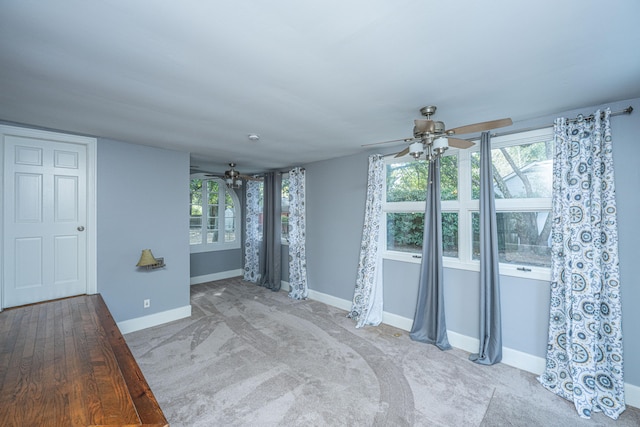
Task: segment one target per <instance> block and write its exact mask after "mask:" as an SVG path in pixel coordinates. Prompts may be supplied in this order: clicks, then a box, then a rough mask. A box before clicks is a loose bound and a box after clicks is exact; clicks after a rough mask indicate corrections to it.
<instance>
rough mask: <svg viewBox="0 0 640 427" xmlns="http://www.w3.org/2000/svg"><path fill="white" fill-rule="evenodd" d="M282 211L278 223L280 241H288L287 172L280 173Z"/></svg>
mask: <svg viewBox="0 0 640 427" xmlns="http://www.w3.org/2000/svg"><path fill="white" fill-rule="evenodd" d="M281 203H282V213H281V214H280V224H281V226H282V230H281V235H282V243H285V244H286V243H288V242H289V174H288V173H286V174H283V175H282V198H281Z"/></svg>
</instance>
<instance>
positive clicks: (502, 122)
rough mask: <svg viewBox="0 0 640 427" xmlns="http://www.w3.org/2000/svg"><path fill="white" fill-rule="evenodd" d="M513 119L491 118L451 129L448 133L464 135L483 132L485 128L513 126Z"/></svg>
mask: <svg viewBox="0 0 640 427" xmlns="http://www.w3.org/2000/svg"><path fill="white" fill-rule="evenodd" d="M512 124H513V121H511V119H509V118H507V119H499V120H490V121H488V122H481V123H474V124H472V125H466V126H460V127H457V128H453V129H449V130H448V131H447V134H455V135H464V134H465V133H475V132H482V131H485V130H490V129H496V128H501V127H505V126H511V125H512Z"/></svg>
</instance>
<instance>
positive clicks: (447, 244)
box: [387, 212, 458, 257]
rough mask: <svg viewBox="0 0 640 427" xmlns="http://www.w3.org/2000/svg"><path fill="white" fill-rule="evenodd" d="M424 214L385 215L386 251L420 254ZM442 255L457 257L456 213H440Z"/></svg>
mask: <svg viewBox="0 0 640 427" xmlns="http://www.w3.org/2000/svg"><path fill="white" fill-rule="evenodd" d="M423 232H424V213H422V212H402V213H387V250H390V251H398V252H415V253H421V252H422V241H423V239H424V234H423ZM442 248H443V255H444V256H448V257H457V256H458V213H457V212H443V213H442Z"/></svg>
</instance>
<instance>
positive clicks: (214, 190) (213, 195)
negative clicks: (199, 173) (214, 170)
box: [207, 180, 220, 206]
mask: <svg viewBox="0 0 640 427" xmlns="http://www.w3.org/2000/svg"><path fill="white" fill-rule="evenodd" d="M207 186H208V187H207V188H208V191H209V205H216V206H217V205H218V199H219V198H220V196H219V191H220V186H219V185H218V182H216V181H213V180H209V181H207Z"/></svg>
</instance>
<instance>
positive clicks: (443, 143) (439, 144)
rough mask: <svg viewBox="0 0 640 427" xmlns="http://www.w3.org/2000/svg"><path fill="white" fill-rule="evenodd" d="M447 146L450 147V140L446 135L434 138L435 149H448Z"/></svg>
mask: <svg viewBox="0 0 640 427" xmlns="http://www.w3.org/2000/svg"><path fill="white" fill-rule="evenodd" d="M447 148H449V140H448V139H447V138H446V137H444V136H441V137H438V138H436V139H434V140H433V149H434V150H442V151H444V150H446V149H447Z"/></svg>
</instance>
